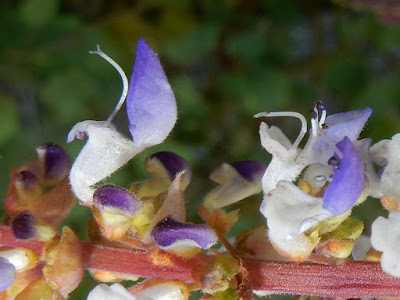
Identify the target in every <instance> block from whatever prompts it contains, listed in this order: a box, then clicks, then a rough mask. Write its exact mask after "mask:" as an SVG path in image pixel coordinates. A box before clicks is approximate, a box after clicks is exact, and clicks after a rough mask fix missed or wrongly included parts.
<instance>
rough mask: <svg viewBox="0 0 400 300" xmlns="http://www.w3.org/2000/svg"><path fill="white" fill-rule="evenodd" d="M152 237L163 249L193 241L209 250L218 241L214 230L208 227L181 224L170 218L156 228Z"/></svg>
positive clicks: (162, 221)
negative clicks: (177, 243) (182, 242)
mask: <svg viewBox="0 0 400 300" xmlns="http://www.w3.org/2000/svg"><path fill="white" fill-rule="evenodd" d="M151 236H152V238H153V240H154V241H155V242H156V244H157V245H158V246H160V247H161V248H164V247H169V246H171V245H172V244H174V243H175V242H178V241H182V240H192V241H194V242H196V243H197V244H198V245H199V246H200V247H201V248H202V249H207V248H209V247H211V246H212V245H213V244H214V243H215V242H216V241H217V236H216V234H215V232H214V230H212V229H211V228H210V227H208V226H207V225H198V224H189V223H180V222H177V221H175V220H174V219H172V218H171V217H170V216H168V217H166V218H164V219H163V220H161V221H160V222H159V223H158V224H157V225H156V226H155V227H154V229H153V231H152V232H151Z"/></svg>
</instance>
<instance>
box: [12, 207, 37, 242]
mask: <svg viewBox="0 0 400 300" xmlns="http://www.w3.org/2000/svg"><path fill="white" fill-rule="evenodd" d="M34 225H35V218H34V216H32V215H31V214H30V213H29V212H28V211H23V212H22V213H20V214H19V215H17V216H16V217H15V218H14V219H13V220H12V221H11V229H12V231H13V233H14V236H15V237H16V238H17V239H29V238H32V237H35V236H37V235H38V232H37V230H36V229H35V227H34Z"/></svg>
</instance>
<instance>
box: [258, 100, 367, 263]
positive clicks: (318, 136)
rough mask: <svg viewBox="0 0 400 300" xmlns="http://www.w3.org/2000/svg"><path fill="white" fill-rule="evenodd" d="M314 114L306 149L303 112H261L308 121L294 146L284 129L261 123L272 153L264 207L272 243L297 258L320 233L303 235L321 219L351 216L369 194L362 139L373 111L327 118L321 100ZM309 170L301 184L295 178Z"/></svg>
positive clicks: (302, 256)
mask: <svg viewBox="0 0 400 300" xmlns="http://www.w3.org/2000/svg"><path fill="white" fill-rule="evenodd" d="M320 112H321V118H320V119H319V118H318V117H319V113H320ZM312 113H313V115H312V119H311V130H310V137H309V139H308V141H307V143H306V144H305V146H304V148H303V149H300V148H298V146H299V144H300V142H301V140H302V138H303V137H304V135H305V133H306V131H307V128H306V127H307V125H306V121H305V118H304V117H303V116H302V115H300V114H298V113H292V112H283V113H263V114H258V115H256V117H259V116H267V117H275V116H293V117H297V118H299V119H300V120H301V122H302V129H301V132H300V135H299V137H298V138H297V139H296V141H295V142H294V143H293V144H291V142H290V141H289V139H288V138H287V137H286V136H285V135H284V134H283V133H282V131H281V130H280V129H279V128H277V127H270V128H269V127H268V126H267V125H266V124H265V123H262V124H261V127H260V136H261V144H262V146H263V147H264V148H265V149H266V150H267V151H268V152H269V153H271V154H272V160H271V162H270V164H269V166H268V167H267V170H266V172H265V174H264V176H263V179H262V186H263V191H264V200H263V202H262V204H261V207H260V211H261V213H263V214H264V216H265V217H266V218H267V224H268V228H269V233H268V234H269V238H270V239H271V241H272V243H273V244H274V245H275V246H276V247H277V248H278V249H279V250H280V251H281V252H282V253H283V254H284V255H286V256H289V257H291V258H292V259H294V260H303V259H305V258H306V257H307V256H308V255H309V253H310V252H311V251H312V249H313V248H314V247H315V246H316V244H317V243H318V239H319V238H318V233H317V232H314V233H313V232H312V231H311V232H309V233H308V235H304V234H303V233H305V232H306V231H307V230H308V229H310V228H311V227H313V226H314V225H316V224H317V223H318V222H319V221H322V220H325V219H327V218H332V217H335V216H340V215H342V214H343V213H345V212H347V213H346V216H347V215H348V211H349V210H350V209H351V208H352V207H353V206H354V204H355V203H356V201H357V200H358V199H359V198H360V197H364V198H365V197H366V193H362V191H363V189H364V185H365V180H364V168H363V162H362V160H361V157H360V154H359V151H360V149H358V148H359V145H358V144H357V142H356V140H357V138H358V135H359V134H360V132H361V130H362V128H363V127H364V124H365V122H366V120H367V119H368V117H369V116H370V114H371V109H370V108H364V109H360V110H355V111H349V112H344V113H339V114H334V115H331V116H328V117H326V112H325V108H324V107H323V106H322V105H321V103H319V102H317V103H315V107H314V110H313V112H312ZM306 168H307V169H306ZM305 169H306V172H305V173H304V177H303V180H302V181H301V183H303V184H305V185H306V187H302V188H301V187H298V186H296V185H295V184H294V183H293V182H294V181H295V180H296V179H297V178H298V177H299V175H300V174H301V172H303V171H304V170H305ZM299 184H300V182H299ZM340 220H343V218H342V217H339V218H338V221H339V222H336V223H335V224H337V225H338V224H339V223H340ZM335 226H336V225H335ZM330 227H331V228H330V229H334V226H330Z"/></svg>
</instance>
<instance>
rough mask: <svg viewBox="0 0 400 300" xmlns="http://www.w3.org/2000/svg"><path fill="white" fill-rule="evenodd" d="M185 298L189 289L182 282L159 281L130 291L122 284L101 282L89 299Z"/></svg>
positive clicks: (167, 299)
mask: <svg viewBox="0 0 400 300" xmlns="http://www.w3.org/2000/svg"><path fill="white" fill-rule="evenodd" d="M135 299H136V300H152V299H154V300H155V299H165V300H185V299H188V290H187V288H186V286H185V285H184V284H182V283H180V282H175V281H170V282H163V283H158V284H155V285H153V286H150V287H146V288H145V289H143V290H141V291H140V292H137V293H135V294H131V293H129V292H128V291H127V290H126V289H125V288H124V287H123V286H122V285H121V284H119V283H114V284H112V285H110V286H108V285H106V284H104V283H103V284H99V285H98V286H96V287H95V288H94V289H93V290H91V291H90V293H89V295H88V297H87V300H135Z"/></svg>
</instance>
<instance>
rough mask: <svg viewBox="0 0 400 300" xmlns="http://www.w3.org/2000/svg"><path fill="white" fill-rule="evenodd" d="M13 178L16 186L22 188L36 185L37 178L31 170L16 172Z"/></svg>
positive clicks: (30, 187)
mask: <svg viewBox="0 0 400 300" xmlns="http://www.w3.org/2000/svg"><path fill="white" fill-rule="evenodd" d="M14 180H15V184H16V185H17V187H18V188H19V189H22V190H29V189H32V188H34V187H36V186H37V185H38V179H37V177H36V175H35V174H33V173H32V172H31V171H21V172H19V173H17V174H16V175H15V178H14Z"/></svg>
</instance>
